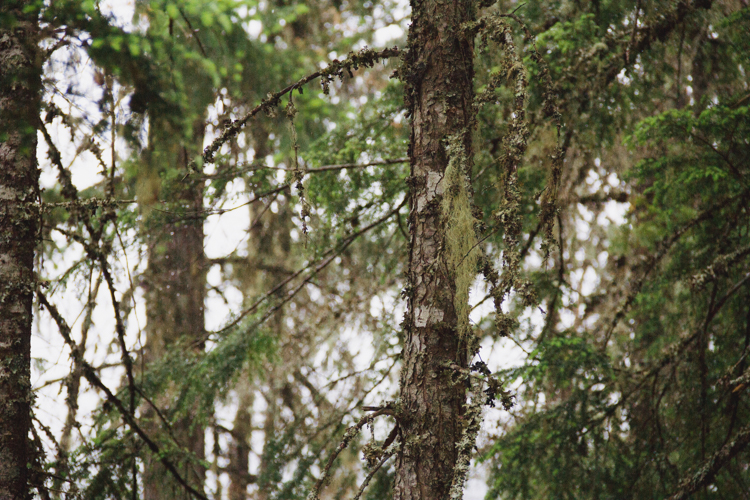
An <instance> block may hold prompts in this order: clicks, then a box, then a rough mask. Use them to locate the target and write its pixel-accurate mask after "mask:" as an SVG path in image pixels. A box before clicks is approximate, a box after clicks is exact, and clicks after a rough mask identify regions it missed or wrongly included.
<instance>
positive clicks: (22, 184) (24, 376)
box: [0, 0, 41, 500]
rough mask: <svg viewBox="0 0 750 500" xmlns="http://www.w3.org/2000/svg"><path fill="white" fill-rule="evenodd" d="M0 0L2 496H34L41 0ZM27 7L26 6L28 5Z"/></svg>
mask: <svg viewBox="0 0 750 500" xmlns="http://www.w3.org/2000/svg"><path fill="white" fill-rule="evenodd" d="M34 3H35V2H31V1H13V0H3V2H1V3H0V23H2V24H0V499H3V500H6V499H7V500H22V499H23V500H25V499H27V498H31V493H30V488H29V472H30V468H29V463H30V462H31V452H30V446H29V442H30V440H29V431H30V428H31V412H30V404H31V400H32V394H31V377H30V369H31V367H30V361H31V322H32V309H31V306H32V301H33V297H34V289H35V286H36V281H35V279H34V268H33V266H34V248H35V246H36V241H37V229H38V219H39V212H38V210H37V209H35V208H34V207H33V204H35V203H36V202H37V201H38V200H39V170H38V168H37V161H36V145H37V139H36V128H37V126H36V123H37V121H38V119H39V118H38V114H39V103H40V89H41V54H40V52H39V50H38V48H37V42H38V32H39V24H38V20H37V16H38V7H34V6H33V5H32V4H34ZM24 8H30V10H31V12H25V13H24Z"/></svg>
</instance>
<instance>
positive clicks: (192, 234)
mask: <svg viewBox="0 0 750 500" xmlns="http://www.w3.org/2000/svg"><path fill="white" fill-rule="evenodd" d="M154 122H155V123H152V129H153V131H152V132H151V137H150V143H151V155H150V157H149V158H148V161H149V163H150V164H151V166H152V169H151V170H152V171H157V172H158V171H160V170H161V171H168V170H170V169H177V170H182V171H184V169H185V167H186V165H187V162H188V159H189V157H192V155H190V154H189V152H188V151H187V150H186V149H185V148H184V147H183V146H182V145H181V144H179V142H178V141H175V140H174V137H170V134H169V133H168V130H169V126H168V125H166V124H164V123H163V122H160V121H159V120H154ZM162 127H163V128H162ZM157 128H158V129H160V130H157ZM203 134H204V128H203V120H202V119H199V120H197V121H196V123H195V126H194V132H193V138H192V143H193V144H197V145H198V146H200V145H201V144H202V143H203ZM159 196H160V197H162V198H166V199H168V200H169V203H168V204H167V213H165V212H156V211H154V212H152V214H151V216H150V217H149V222H148V223H147V224H148V229H147V230H148V232H149V235H148V238H149V242H148V246H149V264H148V270H147V272H146V279H145V289H146V304H147V312H146V320H147V325H146V333H147V336H148V339H147V344H146V352H145V364H146V367H148V365H149V364H150V363H153V362H156V361H157V360H159V359H160V358H161V357H162V356H164V355H165V354H166V353H167V351H168V350H169V349H174V348H182V347H178V346H179V345H180V344H183V345H184V346H191V345H192V346H193V348H194V349H196V350H197V351H200V350H202V349H203V343H202V342H203V340H202V339H203V338H204V335H205V313H204V301H205V296H206V269H207V266H206V258H205V254H204V252H203V218H202V217H201V216H200V214H201V213H202V211H203V191H202V187H201V184H200V181H192V180H188V181H186V183H185V184H183V185H177V186H173V187H172V188H171V191H170V192H166V193H161V194H160V195H159ZM174 397H175V394H162V395H158V396H157V397H156V398H155V401H154V402H155V403H156V404H157V405H158V406H160V407H161V408H162V409H168V408H173V404H174ZM196 411H197V408H196ZM189 414H190V415H191V414H193V412H189ZM144 415H146V417H147V418H148V419H149V420H151V421H152V422H153V425H152V427H153V429H157V428H159V427H160V423H159V422H158V421H157V419H156V415H154V412H153V411H152V410H150V409H149V408H144ZM172 434H173V436H174V437H175V439H176V441H177V443H179V445H180V446H181V447H182V449H183V450H186V451H188V452H190V453H191V454H193V455H194V456H195V457H196V458H198V459H203V458H204V456H205V436H204V428H203V426H202V425H200V424H198V423H197V422H194V421H192V419H191V418H190V417H184V418H181V419H179V420H178V421H177V422H176V423H173V426H172ZM172 444H173V443H172ZM175 461H176V462H177V464H178V466H179V467H178V468H179V470H180V473H181V474H182V476H183V477H184V478H185V479H186V480H187V481H188V483H189V484H190V485H192V486H193V487H194V488H196V489H198V490H199V491H200V490H202V488H203V482H204V479H205V468H204V467H203V466H201V465H199V464H197V463H195V462H194V461H193V462H191V461H184V460H175ZM143 490H144V498H145V499H146V500H163V499H185V500H189V499H190V495H189V493H188V492H187V491H185V490H184V489H183V488H182V487H181V486H180V485H178V484H177V483H176V482H174V481H172V480H171V478H170V477H169V475H168V473H167V472H166V470H164V468H163V467H162V465H161V464H160V463H159V461H158V460H154V459H148V460H147V461H146V463H145V467H144V477H143Z"/></svg>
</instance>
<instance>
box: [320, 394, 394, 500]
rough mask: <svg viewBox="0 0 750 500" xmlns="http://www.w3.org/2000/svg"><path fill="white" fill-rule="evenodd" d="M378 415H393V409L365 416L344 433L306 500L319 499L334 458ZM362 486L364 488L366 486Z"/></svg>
mask: <svg viewBox="0 0 750 500" xmlns="http://www.w3.org/2000/svg"><path fill="white" fill-rule="evenodd" d="M380 415H393V409H392V408H391V407H390V406H386V407H384V408H381V409H380V410H378V411H376V412H375V413H372V414H370V415H365V416H364V417H362V418H360V419H359V422H357V423H356V424H354V425H352V426H351V427H349V428H348V429H347V430H346V432H345V433H344V437H343V438H342V439H341V442H340V443H339V445H338V446H337V447H336V449H335V450H334V451H333V453H331V456H330V457H329V458H328V463H327V464H326V466H325V468H324V469H323V473H322V474H321V476H320V478H319V479H318V481H317V482H316V483H315V486H313V489H312V491H311V492H310V494H309V495H307V500H318V498H319V497H318V495H319V494H320V490H321V488H322V487H323V483H324V482H325V480H326V479H327V478H328V473H329V472H330V470H331V466H332V465H333V461H334V460H336V457H338V456H339V454H340V453H341V452H342V451H344V450H345V449H346V447H347V446H349V443H351V441H352V439H354V438H355V437H356V435H357V434H359V431H361V430H362V427H364V426H365V425H366V424H367V423H369V422H372V420H373V419H374V418H375V417H379V416H380ZM364 486H366V484H365V485H364Z"/></svg>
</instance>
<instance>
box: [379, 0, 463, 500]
mask: <svg viewBox="0 0 750 500" xmlns="http://www.w3.org/2000/svg"><path fill="white" fill-rule="evenodd" d="M475 15H476V11H475V6H474V2H473V0H453V1H447V0H443V1H438V0H433V1H429V2H427V1H418V0H412V26H411V29H410V31H409V46H408V49H409V52H408V55H407V58H406V61H405V63H406V66H405V69H404V74H403V76H404V78H405V80H406V101H407V106H408V109H409V112H410V114H411V117H412V129H411V144H410V158H411V213H410V215H409V222H410V232H411V248H410V256H409V271H408V273H409V274H408V280H409V288H408V290H409V310H408V313H407V317H406V322H405V325H406V336H405V340H404V350H403V368H402V372H401V410H400V425H401V432H402V435H403V437H404V440H405V443H404V445H403V447H402V449H401V451H400V452H399V455H398V462H397V466H396V484H395V491H394V499H395V500H443V499H445V498H447V497H448V494H449V490H450V487H451V481H452V480H453V475H454V469H455V465H456V460H457V458H458V450H457V447H456V443H457V442H458V441H459V440H460V438H461V436H462V431H463V427H462V424H461V422H462V420H461V416H462V414H463V413H464V411H465V409H464V406H465V403H466V388H465V385H464V384H463V383H455V378H454V379H453V380H452V377H453V376H454V374H453V372H452V370H451V369H449V368H448V366H449V365H450V364H451V363H458V364H459V365H461V366H465V365H466V363H467V359H466V358H467V353H466V351H467V350H466V345H465V342H464V341H463V340H462V334H461V332H460V328H459V326H460V325H459V316H460V314H462V312H461V311H459V312H457V310H456V304H457V302H455V296H456V280H455V278H456V276H455V272H454V269H451V266H450V264H449V263H447V262H446V259H445V253H444V252H445V251H446V248H447V247H446V241H445V234H446V217H445V215H444V214H443V213H442V204H441V202H442V199H443V196H444V195H445V194H447V193H444V191H445V174H446V168H447V167H448V163H449V159H450V158H449V157H450V156H451V154H449V152H448V150H449V149H450V148H449V147H448V146H449V144H448V143H449V141H450V138H454V140H455V141H456V142H455V144H458V146H459V147H458V148H456V149H460V150H461V154H462V156H463V161H461V162H460V163H461V164H462V167H466V165H467V163H468V164H470V162H471V158H472V150H471V134H472V130H473V126H474V111H473V107H472V101H473V88H472V82H473V76H474V70H473V53H474V44H473V39H471V37H466V36H464V35H463V30H462V24H463V23H466V22H469V21H472V20H474V18H475ZM455 153H456V151H455V150H454V151H453V153H452V154H455ZM454 159H455V158H454ZM470 230H471V229H470Z"/></svg>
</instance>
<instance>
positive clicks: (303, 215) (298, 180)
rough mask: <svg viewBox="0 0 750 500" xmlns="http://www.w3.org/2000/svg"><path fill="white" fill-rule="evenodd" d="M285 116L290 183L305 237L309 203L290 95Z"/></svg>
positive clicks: (295, 109) (294, 111) (292, 102)
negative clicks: (288, 133)
mask: <svg viewBox="0 0 750 500" xmlns="http://www.w3.org/2000/svg"><path fill="white" fill-rule="evenodd" d="M285 112H286V116H287V118H289V130H290V131H291V133H292V150H293V151H294V154H293V155H292V182H293V183H294V187H295V189H297V193H298V194H299V201H300V204H301V205H302V209H301V210H300V219H302V232H303V233H304V234H305V236H307V217H309V216H310V203H308V201H307V198H306V197H305V185H304V184H303V183H302V179H303V178H304V177H305V173H304V172H303V171H302V169H301V168H300V166H299V143H298V142H297V127H295V126H294V117H295V116H296V115H297V108H296V107H295V106H294V101H293V100H292V94H289V104H287V105H286V109H285Z"/></svg>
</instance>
